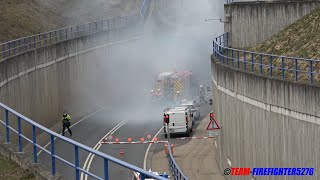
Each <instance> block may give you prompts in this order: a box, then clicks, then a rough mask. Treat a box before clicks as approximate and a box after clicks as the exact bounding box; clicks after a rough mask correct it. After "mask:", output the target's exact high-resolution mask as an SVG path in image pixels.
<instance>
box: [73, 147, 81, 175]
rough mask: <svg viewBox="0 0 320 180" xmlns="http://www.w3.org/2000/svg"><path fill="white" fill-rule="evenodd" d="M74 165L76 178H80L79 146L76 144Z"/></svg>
mask: <svg viewBox="0 0 320 180" xmlns="http://www.w3.org/2000/svg"><path fill="white" fill-rule="evenodd" d="M74 166H75V170H76V180H79V179H80V171H79V169H78V168H79V147H78V146H77V145H74Z"/></svg>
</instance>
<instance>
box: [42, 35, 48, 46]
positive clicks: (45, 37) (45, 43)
mask: <svg viewBox="0 0 320 180" xmlns="http://www.w3.org/2000/svg"><path fill="white" fill-rule="evenodd" d="M43 38H44V46H46V45H47V33H44V34H43Z"/></svg>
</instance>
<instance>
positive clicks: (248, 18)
mask: <svg viewBox="0 0 320 180" xmlns="http://www.w3.org/2000/svg"><path fill="white" fill-rule="evenodd" d="M319 5H320V1H316V0H310V1H288V0H287V1H271V2H242V3H232V4H225V5H224V9H225V15H229V16H230V18H227V17H226V21H227V22H226V23H225V26H224V27H225V32H229V33H230V35H231V36H230V43H229V46H232V47H236V48H247V47H253V46H256V45H258V44H259V43H262V42H264V41H266V40H267V39H268V38H270V37H271V36H272V35H274V34H276V33H277V32H279V31H281V30H282V29H284V28H285V27H287V26H289V25H290V24H292V23H294V22H295V21H297V20H298V19H300V18H302V17H303V16H304V15H307V14H309V13H310V12H311V11H312V10H314V9H315V8H317V7H319Z"/></svg>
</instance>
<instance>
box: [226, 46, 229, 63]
mask: <svg viewBox="0 0 320 180" xmlns="http://www.w3.org/2000/svg"><path fill="white" fill-rule="evenodd" d="M226 58H227V66H228V65H229V53H228V49H226Z"/></svg>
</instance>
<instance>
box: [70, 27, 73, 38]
mask: <svg viewBox="0 0 320 180" xmlns="http://www.w3.org/2000/svg"><path fill="white" fill-rule="evenodd" d="M72 32H73V28H72V26H71V27H70V37H71V38H73V34H72Z"/></svg>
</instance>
